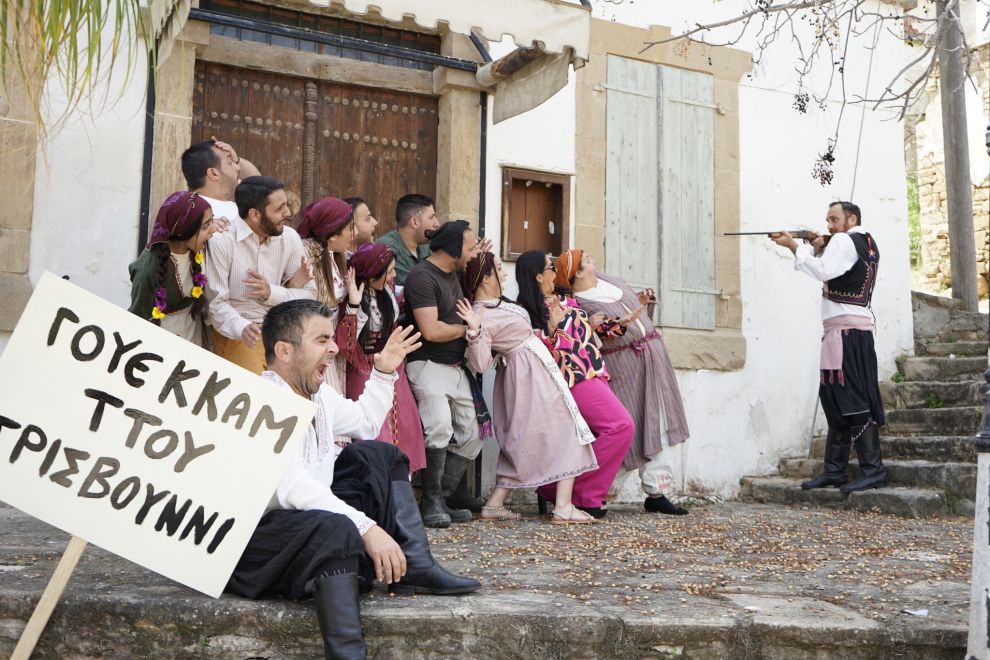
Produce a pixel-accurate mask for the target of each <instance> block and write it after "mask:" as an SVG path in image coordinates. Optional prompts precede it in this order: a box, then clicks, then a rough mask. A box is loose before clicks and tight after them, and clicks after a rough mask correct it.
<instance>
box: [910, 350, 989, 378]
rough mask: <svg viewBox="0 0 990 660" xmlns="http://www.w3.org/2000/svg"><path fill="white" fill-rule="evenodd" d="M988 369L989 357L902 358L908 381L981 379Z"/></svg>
mask: <svg viewBox="0 0 990 660" xmlns="http://www.w3.org/2000/svg"><path fill="white" fill-rule="evenodd" d="M986 369H987V358H986V357H984V356H982V355H980V356H976V357H956V358H950V357H909V358H904V359H903V360H901V363H900V371H901V373H902V374H904V378H905V379H906V380H908V381H925V382H930V381H942V382H959V381H967V380H979V379H981V378H982V377H983V372H984V371H986Z"/></svg>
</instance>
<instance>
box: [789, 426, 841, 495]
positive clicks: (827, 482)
mask: <svg viewBox="0 0 990 660" xmlns="http://www.w3.org/2000/svg"><path fill="white" fill-rule="evenodd" d="M849 447H850V442H849V429H848V428H839V427H837V426H829V427H828V436H826V438H825V471H824V472H822V473H821V474H820V475H818V476H817V477H815V478H814V479H812V480H810V481H805V482H804V483H802V484H801V488H803V489H805V490H811V489H812V488H829V487H832V488H834V487H835V486H843V485H845V483H846V482H848V481H849V474H848V473H847V472H846V466H847V465H849Z"/></svg>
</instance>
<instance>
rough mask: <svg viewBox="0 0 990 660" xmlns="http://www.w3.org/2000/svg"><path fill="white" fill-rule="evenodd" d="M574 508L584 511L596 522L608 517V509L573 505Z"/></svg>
mask: <svg viewBox="0 0 990 660" xmlns="http://www.w3.org/2000/svg"><path fill="white" fill-rule="evenodd" d="M574 508H575V509H580V510H582V511H584V512H585V513H587V514H588V515H589V516H591V517H592V518H595V519H597V520H601V519H602V518H604V517H605V516H607V515H608V509H603V508H602V507H600V506H577V505H576V504H575V505H574Z"/></svg>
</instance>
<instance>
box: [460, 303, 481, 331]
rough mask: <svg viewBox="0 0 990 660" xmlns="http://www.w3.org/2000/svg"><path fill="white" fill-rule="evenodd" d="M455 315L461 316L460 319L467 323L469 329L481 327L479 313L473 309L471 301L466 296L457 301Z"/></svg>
mask: <svg viewBox="0 0 990 660" xmlns="http://www.w3.org/2000/svg"><path fill="white" fill-rule="evenodd" d="M457 315H458V316H459V317H461V320H462V321H464V322H465V323H467V326H468V328H469V329H471V330H477V329H478V328H480V327H481V314H479V313H478V312H476V311H474V307H472V306H471V303H469V302H468V301H467V299H466V298H461V299H460V300H458V301H457Z"/></svg>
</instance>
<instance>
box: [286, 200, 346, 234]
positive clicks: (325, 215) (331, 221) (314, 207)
mask: <svg viewBox="0 0 990 660" xmlns="http://www.w3.org/2000/svg"><path fill="white" fill-rule="evenodd" d="M300 217H301V220H300V221H299V226H298V227H297V228H296V231H297V232H299V235H300V236H302V237H303V238H317V237H320V236H328V235H330V234H336V233H338V232H339V231H340V230H341V229H343V228H344V226H345V225H346V224H347V223H348V222H350V221H351V219H352V218H353V217H354V207H353V206H351V205H350V204H348V203H347V202H345V201H344V200H342V199H337V198H336V197H324V198H322V199H318V200H316V201H315V202H310V203H309V204H307V205H306V207H305V208H304V209H303V210H302V213H301V214H300Z"/></svg>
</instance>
